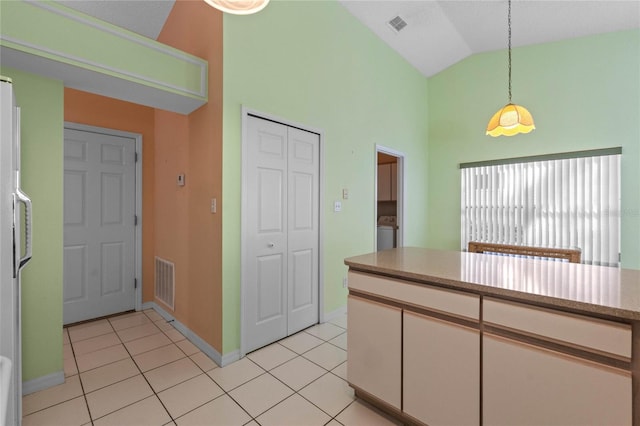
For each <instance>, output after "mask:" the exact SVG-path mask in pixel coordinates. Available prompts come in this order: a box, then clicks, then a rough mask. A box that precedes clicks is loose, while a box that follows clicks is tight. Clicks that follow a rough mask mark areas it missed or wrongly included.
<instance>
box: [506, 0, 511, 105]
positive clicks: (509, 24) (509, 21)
mask: <svg viewBox="0 0 640 426" xmlns="http://www.w3.org/2000/svg"><path fill="white" fill-rule="evenodd" d="M507 27H508V34H509V103H511V0H509V12H508V14H507Z"/></svg>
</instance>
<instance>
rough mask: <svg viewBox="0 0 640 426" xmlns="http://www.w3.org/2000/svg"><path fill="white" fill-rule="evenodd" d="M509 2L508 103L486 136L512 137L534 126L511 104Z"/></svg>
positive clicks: (493, 119) (525, 113)
mask: <svg viewBox="0 0 640 426" xmlns="http://www.w3.org/2000/svg"><path fill="white" fill-rule="evenodd" d="M508 1H509V13H508V19H507V22H508V29H509V103H508V104H506V105H505V106H504V107H503V108H501V109H500V110H499V111H498V112H496V113H495V114H494V115H493V117H491V120H489V124H488V125H487V133H486V134H487V135H491V136H494V137H496V136H500V135H504V136H513V135H516V134H518V133H529V132H530V131H532V130H533V129H535V128H536V126H535V125H534V124H533V117H532V116H531V113H530V112H529V111H527V109H526V108H525V107H523V106H520V105H516V104H514V103H511V0H508Z"/></svg>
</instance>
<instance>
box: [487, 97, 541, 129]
mask: <svg viewBox="0 0 640 426" xmlns="http://www.w3.org/2000/svg"><path fill="white" fill-rule="evenodd" d="M535 128H536V126H535V124H534V123H533V117H532V116H531V113H530V112H529V111H528V110H527V109H526V108H525V107H523V106H520V105H516V104H511V103H509V104H507V105H505V106H504V107H503V108H502V109H500V111H498V112H496V113H495V114H494V115H493V117H491V120H489V124H488V125H487V133H486V134H487V135H490V136H493V137H496V136H513V135H516V134H518V133H529V132H530V131H532V130H534V129H535Z"/></svg>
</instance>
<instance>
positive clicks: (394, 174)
mask: <svg viewBox="0 0 640 426" xmlns="http://www.w3.org/2000/svg"><path fill="white" fill-rule="evenodd" d="M390 185H391V201H396V200H397V199H398V163H391V170H390Z"/></svg>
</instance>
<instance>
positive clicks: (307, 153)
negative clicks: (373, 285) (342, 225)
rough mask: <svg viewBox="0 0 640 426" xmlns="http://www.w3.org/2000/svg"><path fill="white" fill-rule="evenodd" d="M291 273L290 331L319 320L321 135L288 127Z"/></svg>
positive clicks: (290, 332)
mask: <svg viewBox="0 0 640 426" xmlns="http://www.w3.org/2000/svg"><path fill="white" fill-rule="evenodd" d="M288 136H289V137H288V145H289V162H288V168H289V173H288V179H289V182H288V187H289V192H288V195H289V197H288V198H289V206H288V209H289V223H288V243H289V272H288V291H287V295H288V299H289V300H288V320H287V324H288V326H287V334H293V333H296V332H298V331H300V330H302V329H303V328H306V327H309V326H310V325H313V324H315V323H317V322H318V239H319V238H318V215H319V208H318V202H319V184H318V179H319V173H318V170H319V166H320V161H319V158H318V157H319V153H320V137H319V136H318V135H317V134H315V133H310V132H305V131H303V130H299V129H294V128H291V127H289V129H288Z"/></svg>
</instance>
